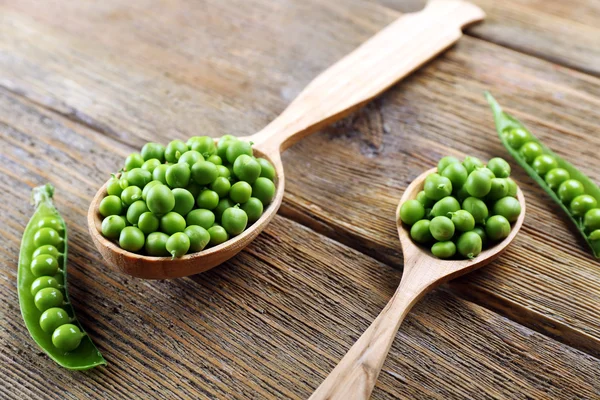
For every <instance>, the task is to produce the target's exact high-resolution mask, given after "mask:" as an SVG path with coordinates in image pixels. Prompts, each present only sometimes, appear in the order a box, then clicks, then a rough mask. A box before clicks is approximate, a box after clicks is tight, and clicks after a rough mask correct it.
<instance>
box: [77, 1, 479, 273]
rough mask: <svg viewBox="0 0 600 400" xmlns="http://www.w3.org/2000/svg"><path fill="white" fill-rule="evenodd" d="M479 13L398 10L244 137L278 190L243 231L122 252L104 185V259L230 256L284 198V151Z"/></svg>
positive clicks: (145, 263) (97, 240)
mask: <svg viewBox="0 0 600 400" xmlns="http://www.w3.org/2000/svg"><path fill="white" fill-rule="evenodd" d="M483 17H484V13H483V11H481V9H479V8H478V7H476V6H474V5H472V4H470V3H467V2H464V1H459V0H435V1H432V2H431V3H429V4H428V5H427V7H425V9H423V10H422V11H420V12H418V13H413V14H406V15H404V16H402V17H400V18H399V19H398V20H396V21H395V22H393V23H392V24H391V25H389V26H387V27H386V28H385V29H383V30H382V31H381V32H379V33H377V34H376V35H375V36H373V37H372V38H370V39H369V40H368V41H366V42H365V43H364V44H362V45H361V46H360V47H358V48H357V49H356V50H354V51H353V52H352V53H350V54H348V55H347V56H346V57H344V58H342V59H341V60H340V61H338V62H337V63H336V64H334V65H333V66H331V67H330V68H329V69H327V70H326V71H324V72H323V73H321V74H320V75H319V76H317V77H316V78H315V79H314V80H313V81H312V82H311V83H310V84H309V85H308V86H307V87H306V88H305V89H304V90H303V91H302V92H301V93H300V94H299V95H298V97H297V98H296V99H295V100H294V101H293V102H292V103H291V104H290V105H289V106H288V107H287V108H286V109H285V110H284V111H283V113H282V114H281V115H280V116H279V117H277V118H276V119H275V120H274V121H273V122H271V123H270V124H269V125H267V126H266V127H265V128H264V129H263V130H261V131H260V132H258V133H256V134H254V135H252V136H249V137H246V138H243V139H244V140H249V141H252V142H254V150H255V154H256V155H257V156H260V157H265V158H267V159H269V160H270V161H271V162H272V163H273V165H274V166H275V171H276V173H277V179H276V181H275V184H276V185H277V192H276V194H275V199H274V200H273V202H272V204H271V205H269V207H268V208H267V209H266V210H265V212H264V214H263V215H262V217H261V218H260V219H259V220H258V221H256V222H255V223H254V224H253V225H252V226H250V227H248V229H246V230H245V231H244V232H243V233H242V234H240V235H238V236H236V237H234V238H232V239H230V240H228V241H227V242H225V243H223V244H221V245H219V246H215V247H212V248H209V249H207V250H204V251H201V252H199V253H193V254H189V255H185V256H183V257H180V258H176V259H173V260H172V259H171V258H169V257H148V256H143V255H139V254H135V253H131V252H128V251H125V250H123V249H121V248H120V247H119V246H117V245H116V244H115V243H113V242H111V241H109V240H107V239H105V238H104V237H103V236H102V235H101V234H100V227H101V223H102V220H101V216H100V214H99V212H98V205H99V204H100V201H101V200H102V198H103V197H104V196H105V195H106V185H105V186H104V187H102V188H101V189H100V190H99V191H98V193H97V194H96V196H95V197H94V199H93V200H92V203H91V205H90V208H89V211H88V225H89V231H90V234H91V236H92V239H93V241H94V244H95V245H96V247H97V248H98V250H99V251H100V253H101V254H102V256H103V257H104V258H105V259H106V260H107V261H108V264H110V265H115V266H117V267H118V268H119V269H120V270H121V271H123V272H125V273H127V274H129V275H133V276H136V277H139V278H146V279H168V278H177V277H182V276H188V275H193V274H197V273H199V272H204V271H206V270H208V269H210V268H213V267H215V266H217V265H219V264H221V263H223V262H225V261H227V260H228V259H230V258H231V257H233V256H234V255H236V254H237V253H238V252H239V251H240V250H242V249H243V248H244V247H246V246H247V245H248V244H249V243H250V242H251V241H252V240H253V239H254V238H255V237H256V236H257V235H258V234H259V233H260V232H261V231H262V230H263V229H264V228H265V226H266V225H267V224H268V223H269V221H271V219H272V218H273V217H274V216H275V214H276V213H277V210H278V209H279V206H280V205H281V201H282V199H283V191H284V174H283V165H282V164H281V157H280V152H281V151H283V150H285V149H286V148H288V147H289V146H291V145H292V144H294V143H295V142H297V141H298V140H300V139H302V138H303V137H305V136H308V135H310V134H311V133H313V132H315V131H317V130H319V129H321V128H323V127H324V126H326V125H328V124H331V123H333V122H334V121H337V120H338V119H341V118H343V117H344V116H346V115H348V114H350V113H351V112H353V111H354V110H356V109H357V108H359V107H360V106H362V105H363V104H365V103H366V102H368V101H369V100H371V99H372V98H374V97H375V96H377V95H378V94H380V93H381V92H383V91H384V90H386V89H387V88H389V87H390V86H392V85H393V84H394V83H395V82H397V81H399V80H400V79H402V78H403V77H405V76H406V75H408V74H409V73H411V72H412V71H414V70H415V69H416V68H418V67H419V66H421V65H423V64H424V63H425V62H427V61H428V60H430V59H431V58H433V57H434V56H435V55H437V54H438V53H440V52H441V51H443V50H444V49H446V48H448V47H449V46H450V45H452V44H453V43H454V42H456V41H457V40H458V39H459V38H460V36H461V35H462V32H461V28H462V27H463V26H465V25H467V24H470V23H473V22H477V21H480V20H482V19H483Z"/></svg>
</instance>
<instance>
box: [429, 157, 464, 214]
mask: <svg viewBox="0 0 600 400" xmlns="http://www.w3.org/2000/svg"><path fill="white" fill-rule="evenodd" d="M447 168H450V167H447ZM458 210H460V204H459V203H458V200H456V199H455V198H454V197H452V196H446V197H444V198H443V199H441V200H438V201H437V202H436V203H435V204H434V205H433V208H432V209H431V216H433V217H446V216H448V213H453V212H455V211H458Z"/></svg>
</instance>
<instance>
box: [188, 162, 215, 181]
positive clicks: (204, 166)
mask: <svg viewBox="0 0 600 400" xmlns="http://www.w3.org/2000/svg"><path fill="white" fill-rule="evenodd" d="M191 176H192V179H193V180H194V182H196V183H198V184H200V185H208V184H209V183H212V182H213V181H214V180H215V179H217V177H218V176H219V170H218V169H217V166H216V165H215V164H213V163H211V162H208V161H198V162H197V163H195V164H194V165H192V171H191Z"/></svg>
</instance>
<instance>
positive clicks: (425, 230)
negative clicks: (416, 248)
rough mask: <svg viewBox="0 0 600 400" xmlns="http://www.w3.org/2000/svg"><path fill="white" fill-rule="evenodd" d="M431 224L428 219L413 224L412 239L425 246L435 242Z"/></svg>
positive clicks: (411, 229)
mask: <svg viewBox="0 0 600 400" xmlns="http://www.w3.org/2000/svg"><path fill="white" fill-rule="evenodd" d="M430 225H431V222H430V221H429V220H427V219H422V220H420V221H417V222H415V223H414V224H413V226H412V227H411V228H410V237H411V238H412V240H414V241H415V242H417V243H421V244H425V243H428V242H431V241H432V240H433V236H431V232H430V230H429V226H430Z"/></svg>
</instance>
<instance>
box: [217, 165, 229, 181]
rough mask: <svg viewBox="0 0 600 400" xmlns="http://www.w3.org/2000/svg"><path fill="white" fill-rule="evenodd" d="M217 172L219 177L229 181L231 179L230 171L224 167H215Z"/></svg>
mask: <svg viewBox="0 0 600 400" xmlns="http://www.w3.org/2000/svg"><path fill="white" fill-rule="evenodd" d="M217 172H218V173H219V176H221V177H223V178H228V179H229V178H230V177H231V171H230V170H229V168H227V167H226V166H224V165H217Z"/></svg>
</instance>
